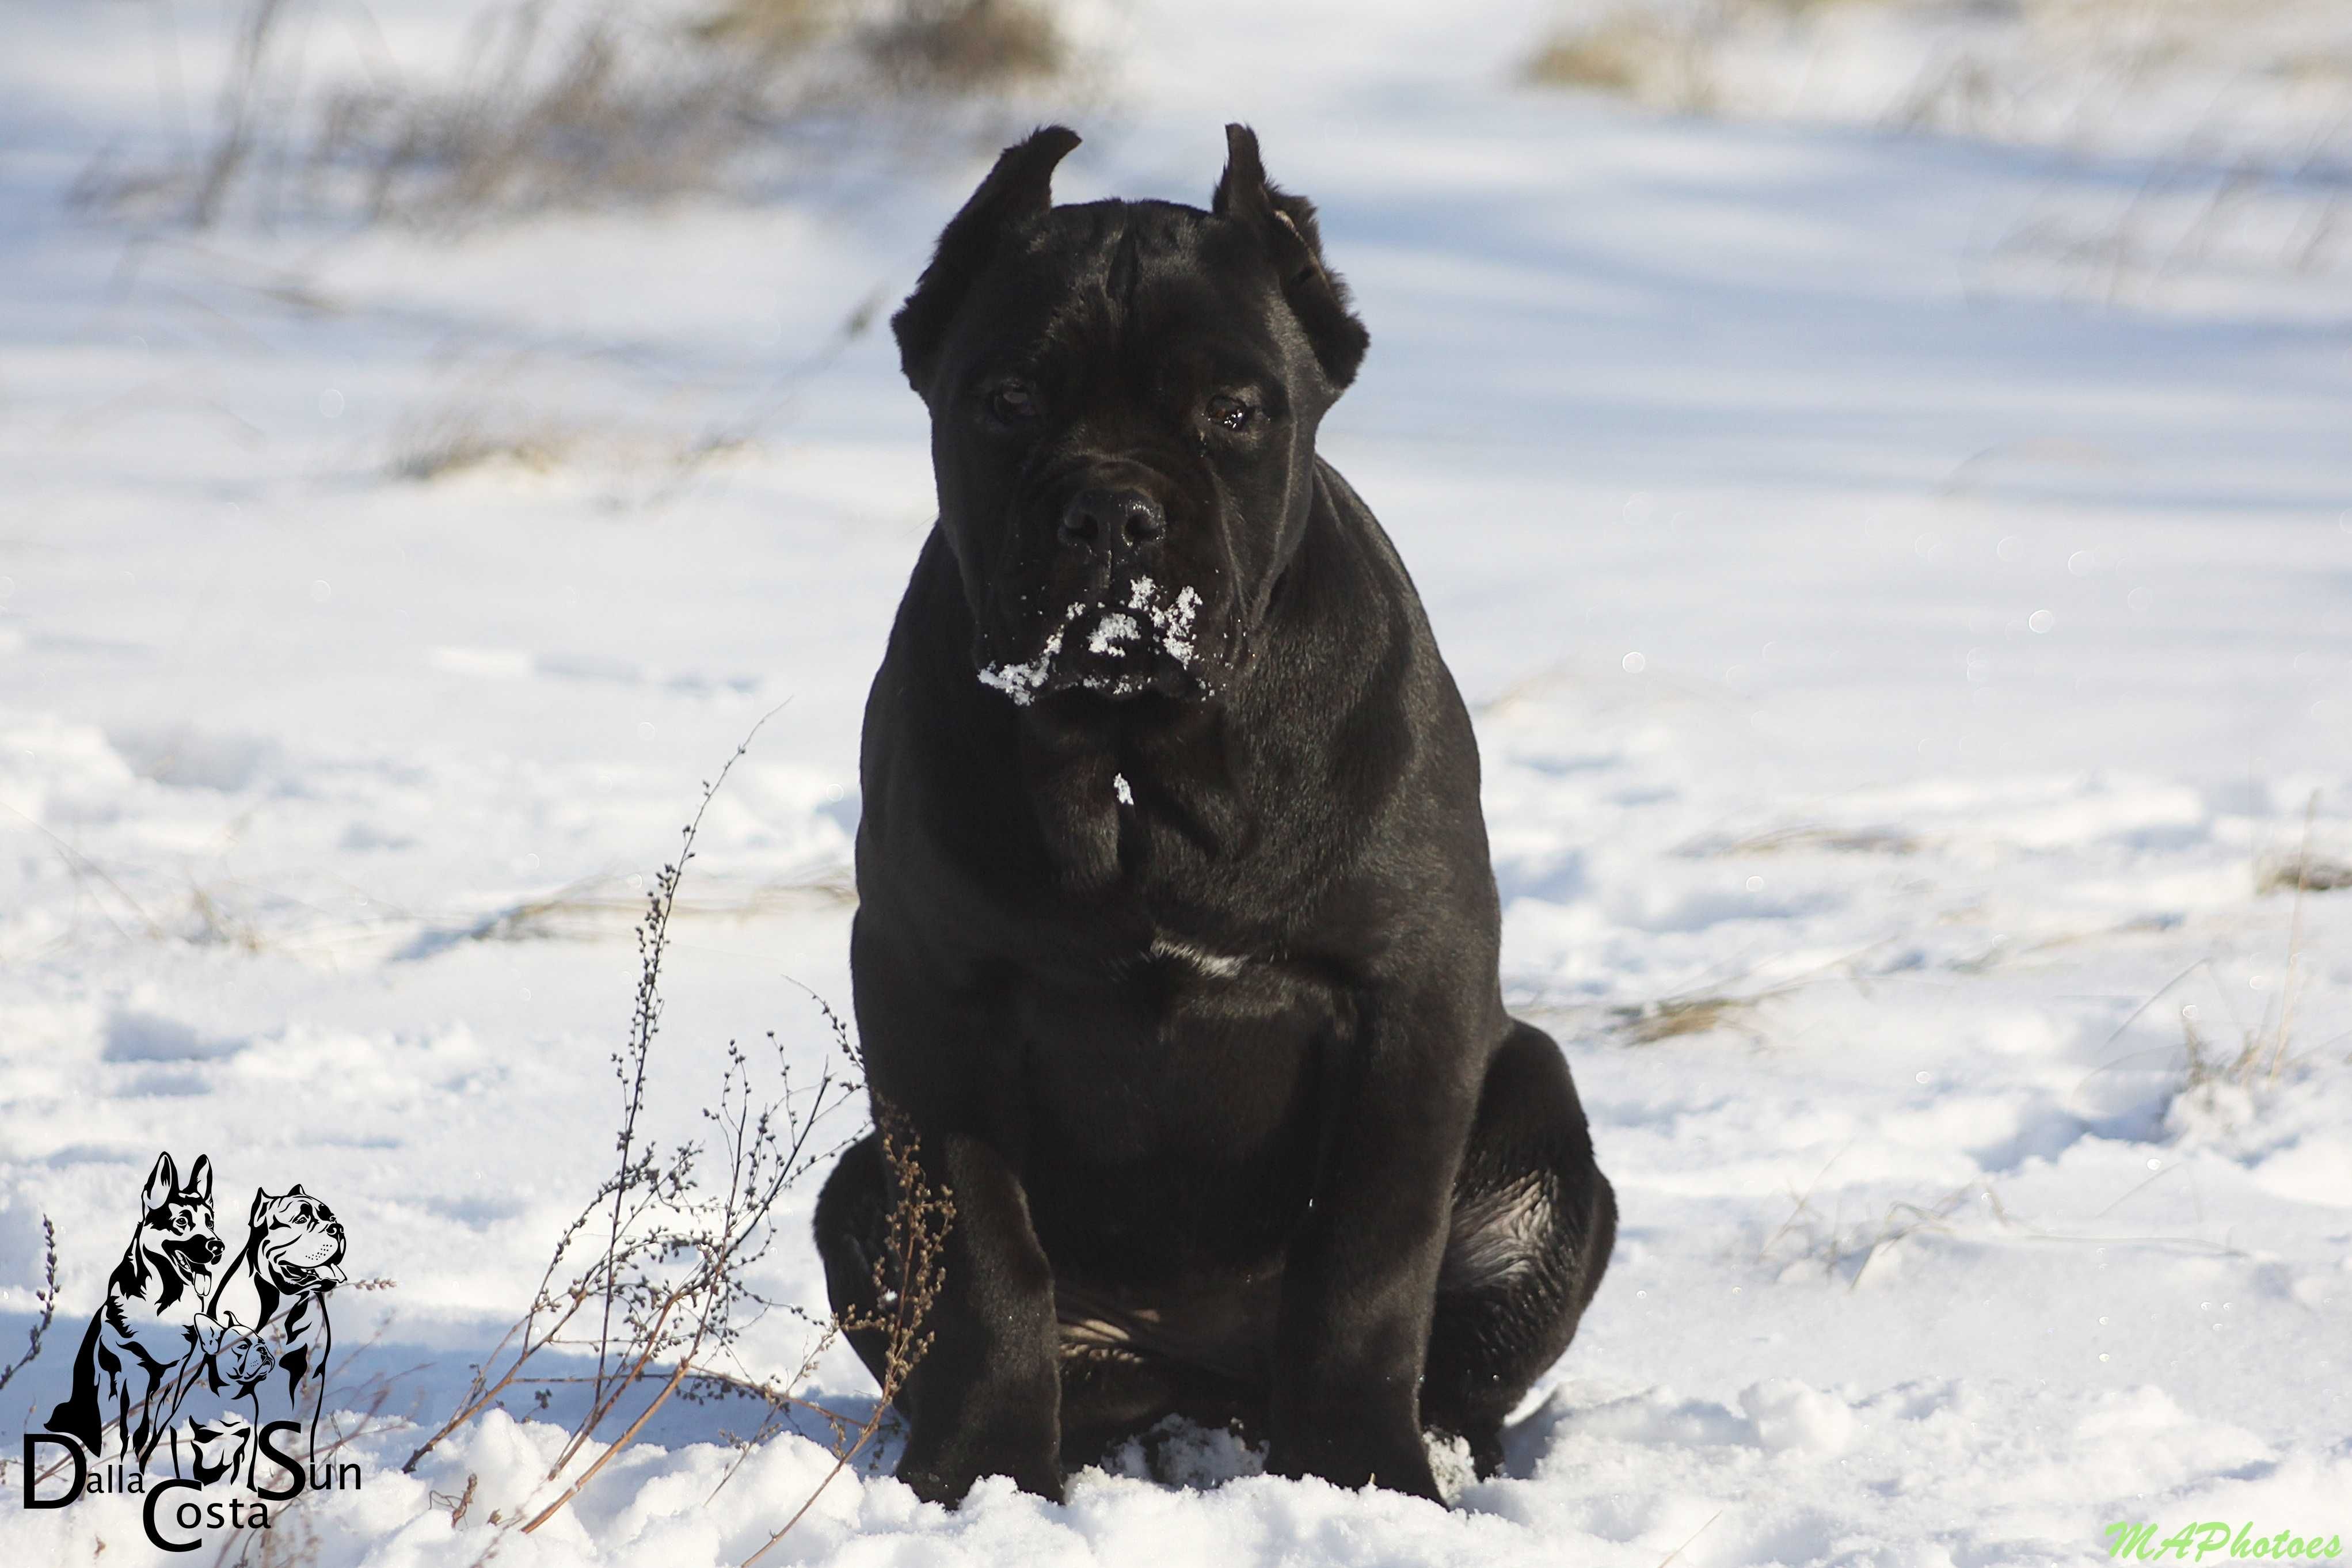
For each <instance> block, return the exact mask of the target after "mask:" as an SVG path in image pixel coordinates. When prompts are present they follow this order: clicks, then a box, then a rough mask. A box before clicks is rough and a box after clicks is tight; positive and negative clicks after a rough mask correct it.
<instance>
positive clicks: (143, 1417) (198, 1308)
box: [48, 1153, 221, 1464]
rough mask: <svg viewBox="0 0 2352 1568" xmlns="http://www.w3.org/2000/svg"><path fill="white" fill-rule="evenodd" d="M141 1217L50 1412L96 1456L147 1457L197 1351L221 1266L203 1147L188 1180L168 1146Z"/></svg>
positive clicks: (143, 1197) (143, 1198) (61, 1429)
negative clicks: (66, 1389) (173, 1383)
mask: <svg viewBox="0 0 2352 1568" xmlns="http://www.w3.org/2000/svg"><path fill="white" fill-rule="evenodd" d="M139 1201H140V1209H139V1227H138V1229H136V1230H135V1231H133V1232H132V1233H131V1245H130V1246H129V1247H127V1248H125V1249H124V1251H123V1254H122V1261H121V1262H120V1263H118V1264H116V1265H115V1267H114V1272H113V1273H112V1274H110V1275H109V1276H108V1277H107V1281H106V1300H104V1301H103V1302H101V1303H100V1306H99V1309H98V1311H97V1314H96V1315H95V1316H93V1317H92V1318H91V1319H90V1321H89V1329H88V1330H87V1331H84V1333H83V1334H82V1337H81V1349H80V1351H79V1352H78V1353H77V1354H76V1355H75V1357H74V1370H73V1388H72V1391H71V1392H70V1393H69V1394H68V1395H67V1397H66V1399H65V1401H64V1403H62V1404H60V1405H58V1407H57V1408H56V1409H54V1410H52V1411H50V1412H49V1420H48V1429H49V1430H50V1431H52V1432H55V1433H58V1434H59V1435H60V1436H68V1437H71V1438H73V1439H74V1440H75V1441H77V1442H79V1444H81V1446H82V1447H85V1448H87V1449H89V1452H90V1454H91V1455H92V1456H93V1457H100V1456H103V1455H104V1454H105V1453H106V1452H108V1443H107V1436H108V1434H109V1433H111V1434H113V1436H114V1443H113V1449H112V1451H114V1452H117V1453H121V1454H126V1455H129V1456H131V1457H132V1458H135V1459H137V1460H138V1461H139V1462H141V1463H142V1464H143V1463H144V1462H145V1461H146V1458H147V1456H148V1454H149V1453H150V1452H151V1451H152V1449H153V1448H154V1446H155V1441H156V1439H157V1438H158V1437H160V1436H162V1435H163V1428H164V1425H165V1422H166V1419H167V1417H168V1416H169V1415H170V1410H169V1408H168V1406H169V1404H170V1401H169V1398H168V1394H169V1390H170V1383H169V1380H170V1379H172V1378H173V1377H175V1376H176V1375H177V1373H179V1371H180V1368H181V1364H182V1363H184V1362H185V1361H186V1360H187V1359H188V1357H189V1355H190V1354H191V1353H192V1352H194V1350H195V1348H196V1342H197V1320H198V1318H199V1316H200V1314H202V1312H203V1311H204V1309H205V1298H206V1297H207V1295H208V1294H209V1293H210V1292H211V1289H212V1284H213V1271H214V1270H215V1269H216V1268H219V1267H220V1261H221V1239H220V1229H219V1227H218V1226H217V1225H215V1222H214V1217H213V1163H212V1160H211V1158H210V1157H209V1156H207V1155H201V1154H200V1155H198V1156H197V1157H196V1163H195V1164H194V1167H192V1168H191V1169H190V1170H189V1172H188V1179H187V1181H186V1183H185V1184H183V1183H182V1182H181V1180H180V1172H179V1167H178V1166H177V1165H175V1164H173V1162H172V1156H171V1155H170V1154H168V1153H165V1154H158V1155H157V1156H156V1157H155V1164H154V1167H153V1168H152V1170H150V1171H149V1172H148V1173H147V1185H146V1188H145V1190H144V1191H143V1192H142V1194H140V1200H139Z"/></svg>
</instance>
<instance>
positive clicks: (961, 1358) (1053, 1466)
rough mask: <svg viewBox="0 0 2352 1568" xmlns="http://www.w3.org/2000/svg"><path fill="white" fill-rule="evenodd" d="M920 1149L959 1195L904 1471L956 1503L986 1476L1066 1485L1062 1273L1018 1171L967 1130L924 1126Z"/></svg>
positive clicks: (905, 1405)
mask: <svg viewBox="0 0 2352 1568" xmlns="http://www.w3.org/2000/svg"><path fill="white" fill-rule="evenodd" d="M920 1157H921V1159H922V1161H923V1163H924V1165H925V1167H926V1168H927V1174H928V1175H929V1178H930V1179H931V1181H932V1182H933V1183H934V1184H941V1185H944V1186H945V1187H946V1188H947V1191H948V1196H949V1197H950V1200H951V1201H952V1202H953V1203H954V1205H955V1219H954V1221H953V1223H952V1224H951V1225H950V1226H949V1229H948V1237H947V1247H946V1251H945V1257H944V1258H943V1264H944V1268H943V1273H942V1278H941V1282H940V1297H939V1300H937V1301H935V1302H934V1303H933V1304H932V1307H931V1311H930V1316H929V1319H928V1320H927V1321H925V1323H924V1325H923V1327H924V1328H925V1329H926V1330H927V1331H929V1332H930V1333H931V1334H932V1336H933V1338H932V1342H931V1348H930V1351H929V1353H928V1354H926V1355H925V1356H924V1357H923V1359H922V1360H921V1361H920V1362H919V1363H917V1364H916V1366H915V1369H914V1371H913V1373H911V1374H909V1376H908V1380H907V1387H906V1390H905V1392H904V1393H903V1394H902V1395H901V1396H900V1399H899V1401H898V1404H899V1407H900V1409H901V1410H902V1411H903V1412H904V1413H905V1414H906V1415H907V1418H908V1426H909V1427H910V1428H911V1431H910V1433H909V1435H908V1439H907V1451H906V1454H905V1455H904V1457H903V1458H900V1459H899V1461H898V1479H900V1480H903V1481H905V1482H906V1483H907V1484H908V1486H909V1487H911V1488H913V1489H914V1491H915V1495H916V1496H918V1497H920V1498H922V1499H924V1500H927V1501H931V1502H945V1503H950V1504H952V1503H956V1502H959V1501H961V1500H962V1498H963V1495H964V1493H965V1492H966V1491H968V1490H970V1489H971V1483H972V1482H973V1481H975V1480H977V1479H980V1478H981V1477H982V1476H1000V1475H1001V1476H1010V1477H1012V1478H1013V1482H1014V1484H1015V1485H1017V1486H1019V1487H1020V1488H1021V1489H1023V1490H1024V1491H1030V1492H1035V1493H1037V1494H1038V1495H1039V1496H1041V1497H1046V1498H1051V1499H1053V1500H1056V1501H1059V1500H1060V1499H1061V1496H1062V1464H1061V1458H1062V1455H1061V1447H1062V1440H1061V1400H1062V1385H1061V1363H1060V1360H1059V1351H1060V1330H1059V1329H1058V1328H1057V1327H1056V1325H1055V1318H1054V1274H1053V1269H1052V1267H1051V1266H1050V1265H1049V1264H1048V1263H1047V1262H1046V1259H1045V1248H1044V1247H1041V1246H1039V1245H1038V1242H1037V1236H1036V1232H1035V1231H1034V1230H1033V1229H1032V1228H1031V1226H1030V1223H1029V1202H1028V1199H1027V1197H1026V1196H1025V1195H1024V1193H1023V1192H1022V1188H1021V1181H1020V1177H1019V1176H1018V1175H1017V1174H1016V1173H1014V1171H1013V1168H1012V1166H1011V1165H1010V1164H1008V1163H1006V1161H1005V1159H1004V1157H1003V1155H1002V1154H1001V1153H999V1152H997V1151H996V1150H995V1149H994V1148H992V1147H991V1146H990V1145H989V1144H987V1143H985V1142H982V1141H981V1140H980V1139H978V1138H975V1137H973V1136H971V1134H969V1133H963V1132H949V1133H946V1134H943V1135H940V1136H938V1137H937V1138H936V1139H934V1138H925V1139H924V1140H923V1143H922V1152H921V1156H920Z"/></svg>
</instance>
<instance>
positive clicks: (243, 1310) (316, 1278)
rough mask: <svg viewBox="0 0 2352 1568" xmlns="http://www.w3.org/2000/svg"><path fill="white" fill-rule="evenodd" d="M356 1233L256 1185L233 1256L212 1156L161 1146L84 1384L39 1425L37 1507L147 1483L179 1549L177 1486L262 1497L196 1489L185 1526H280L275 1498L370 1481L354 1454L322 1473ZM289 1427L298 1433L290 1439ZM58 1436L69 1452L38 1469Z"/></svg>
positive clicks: (28, 1484)
mask: <svg viewBox="0 0 2352 1568" xmlns="http://www.w3.org/2000/svg"><path fill="white" fill-rule="evenodd" d="M346 1244H347V1243H346V1237H345V1236H344V1233H343V1226H342V1222H341V1220H339V1219H337V1218H336V1217H335V1213H334V1210H332V1209H331V1208H330V1207H329V1206H328V1205H326V1204H325V1203H323V1202H321V1201H320V1199H318V1198H315V1197H313V1196H311V1195H310V1193H309V1192H307V1191H305V1190H304V1188H303V1187H302V1185H301V1184H299V1183H297V1184H294V1185H293V1186H291V1187H289V1188H288V1189H287V1190H286V1191H284V1192H282V1193H272V1192H270V1191H269V1190H268V1189H267V1188H266V1187H264V1188H257V1189H256V1190H255V1192H254V1194H253V1203H252V1205H251V1207H250V1208H249V1209H248V1210H247V1215H246V1232H245V1239H244V1242H243V1245H241V1246H240V1247H238V1248H237V1250H236V1255H235V1256H234V1258H231V1257H230V1256H229V1254H228V1251H227V1249H226V1247H224V1246H223V1245H222V1241H221V1236H220V1228H219V1226H218V1224H217V1222H216V1219H215V1214H214V1208H213V1167H212V1161H211V1160H210V1158H208V1157H205V1156H198V1158H197V1160H196V1162H195V1163H194V1165H192V1166H190V1167H189V1169H188V1172H187V1174H186V1176H185V1178H184V1179H183V1177H182V1175H181V1173H180V1169H179V1166H178V1164H177V1163H175V1162H174V1161H173V1158H172V1156H171V1154H170V1153H169V1152H165V1153H163V1154H159V1155H157V1156H156V1158H155V1163H154V1166H153V1168H152V1169H151V1170H150V1171H149V1172H148V1173H147V1183H146V1185H145V1187H144V1188H143V1189H142V1191H141V1194H140V1209H139V1223H138V1225H137V1226H136V1227H135V1228H134V1229H133V1230H132V1231H131V1243H130V1245H129V1246H128V1247H125V1248H124V1250H123V1254H122V1260H121V1262H120V1263H118V1264H117V1265H115V1268H114V1271H113V1273H112V1274H110V1275H109V1276H108V1278H107V1282H106V1294H105V1298H104V1299H103V1300H101V1301H100V1304H99V1308H98V1310H97V1311H96V1312H95V1313H93V1314H92V1315H91V1317H90V1320H89V1328H88V1329H87V1330H86V1331H84V1332H83V1334H82V1338H81V1346H80V1349H79V1352H77V1353H76V1355H75V1357H74V1365H73V1382H72V1384H71V1387H70V1390H69V1392H68V1394H67V1395H66V1397H65V1399H64V1400H63V1401H61V1402H60V1403H59V1404H58V1405H57V1407H56V1408H55V1409H53V1410H52V1411H50V1413H49V1418H48V1421H47V1427H46V1430H45V1431H43V1432H37V1433H27V1434H26V1438H25V1475H26V1481H25V1506H26V1508H28V1509H29V1508H63V1507H65V1506H66V1505H67V1504H68V1503H70V1502H73V1501H74V1500H77V1499H78V1498H79V1497H81V1496H83V1495H85V1494H89V1493H108V1492H130V1493H137V1492H142V1491H143V1492H147V1493H148V1494H149V1495H148V1500H147V1503H146V1509H145V1522H146V1525H147V1532H148V1535H149V1538H150V1539H151V1540H153V1541H154V1542H156V1543H157V1544H158V1545H167V1549H177V1548H175V1547H170V1546H168V1544H167V1543H166V1542H165V1541H164V1539H163V1536H162V1534H161V1533H160V1532H159V1519H158V1510H157V1503H158V1501H159V1500H160V1499H161V1496H162V1494H163V1493H164V1492H166V1491H172V1490H184V1489H201V1488H205V1487H210V1486H213V1485H214V1484H215V1483H216V1482H226V1483H227V1484H228V1485H229V1486H230V1487H232V1488H235V1489H241V1490H244V1491H249V1492H251V1493H252V1494H253V1495H254V1497H255V1498H256V1499H257V1501H255V1502H253V1503H250V1504H248V1503H247V1502H246V1501H245V1500H243V1499H242V1498H238V1499H236V1500H234V1502H233V1503H231V1504H230V1505H227V1506H226V1508H224V1506H223V1505H221V1504H217V1503H215V1504H213V1505H211V1506H209V1507H205V1506H202V1505H199V1504H196V1503H194V1502H192V1501H183V1502H181V1503H179V1504H178V1505H177V1511H178V1515H179V1517H180V1520H181V1523H182V1527H183V1528H184V1529H185V1528H191V1526H189V1525H188V1524H187V1518H188V1515H189V1514H190V1511H191V1510H194V1515H195V1516H196V1520H197V1521H198V1522H199V1523H203V1522H211V1523H226V1522H232V1521H233V1522H235V1523H237V1524H258V1525H260V1526H262V1527H263V1528H267V1527H268V1514H267V1510H266V1509H265V1508H264V1507H263V1506H262V1504H263V1502H266V1501H283V1500H287V1499H289V1498H292V1497H294V1496H296V1495H298V1494H299V1492H301V1491H302V1490H303V1489H305V1488H306V1487H309V1486H351V1485H355V1484H357V1481H358V1474H357V1467H356V1466H353V1465H349V1464H344V1465H341V1466H337V1467H334V1468H333V1473H332V1474H331V1475H330V1476H328V1477H327V1478H326V1479H321V1478H320V1467H319V1464H318V1447H317V1443H318V1426H319V1420H318V1418H319V1415H320V1406H321V1405H322V1402H323V1398H324V1394H325V1390H326V1382H327V1369H328V1362H329V1358H330V1357H331V1354H332V1352H333V1349H334V1331H333V1325H332V1323H331V1320H330V1318H329V1314H328V1300H329V1298H330V1297H331V1295H332V1294H333V1292H334V1289H335V1287H336V1286H338V1285H340V1284H341V1283H342V1282H343V1280H344V1279H345V1278H346V1276H345V1274H344V1271H343V1256H344V1251H345V1247H346ZM289 1435H291V1436H293V1438H294V1442H293V1444H292V1446H290V1447H289V1446H288V1445H286V1444H284V1443H282V1442H281V1441H280V1439H282V1438H285V1437H287V1436H289ZM44 1445H46V1446H49V1447H53V1448H59V1449H62V1450H64V1452H63V1453H62V1454H61V1455H56V1456H53V1457H52V1460H51V1462H50V1463H48V1464H47V1465H46V1466H43V1467H37V1464H36V1456H37V1451H38V1450H39V1449H40V1448H41V1447H43V1446H44ZM151 1469H152V1470H154V1471H156V1472H158V1474H159V1479H157V1480H156V1482H155V1484H154V1485H153V1486H152V1487H150V1486H149V1484H148V1473H149V1471H150V1470H151ZM68 1471H69V1472H70V1478H71V1479H70V1485H69V1486H65V1487H59V1486H58V1483H57V1480H56V1479H55V1478H56V1477H58V1476H59V1475H62V1474H65V1473H67V1472H68ZM164 1472H168V1474H167V1475H166V1474H163V1473H164ZM45 1480H46V1481H47V1483H48V1484H47V1488H46V1489H45V1488H44V1487H43V1484H42V1483H43V1482H44V1481H45Z"/></svg>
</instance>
